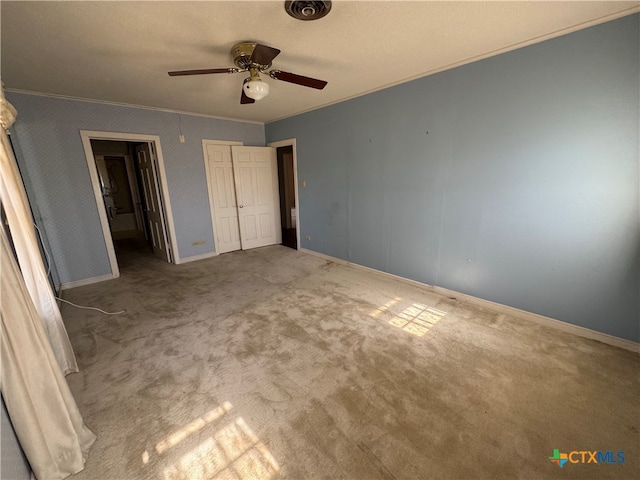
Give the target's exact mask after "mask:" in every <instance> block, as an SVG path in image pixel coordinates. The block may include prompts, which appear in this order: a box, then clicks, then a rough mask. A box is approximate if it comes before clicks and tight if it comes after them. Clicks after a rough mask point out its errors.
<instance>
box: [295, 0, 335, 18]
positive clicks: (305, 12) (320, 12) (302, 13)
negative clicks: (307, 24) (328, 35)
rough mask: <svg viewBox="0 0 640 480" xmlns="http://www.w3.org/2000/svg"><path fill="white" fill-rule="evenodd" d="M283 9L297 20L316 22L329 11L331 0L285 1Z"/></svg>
mask: <svg viewBox="0 0 640 480" xmlns="http://www.w3.org/2000/svg"><path fill="white" fill-rule="evenodd" d="M284 9H285V10H286V11H287V13H288V14H289V15H290V16H292V17H293V18H295V19H297V20H305V21H309V20H318V19H319V18H322V17H324V16H325V15H327V14H328V13H329V11H330V10H331V0H287V1H286V2H284Z"/></svg>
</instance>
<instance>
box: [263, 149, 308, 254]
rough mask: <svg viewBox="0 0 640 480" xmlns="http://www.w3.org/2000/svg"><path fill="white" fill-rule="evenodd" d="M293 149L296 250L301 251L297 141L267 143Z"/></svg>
mask: <svg viewBox="0 0 640 480" xmlns="http://www.w3.org/2000/svg"><path fill="white" fill-rule="evenodd" d="M288 146H291V147H292V148H293V183H294V185H293V192H294V197H295V200H296V214H297V218H296V250H300V230H301V228H300V224H301V222H300V196H299V194H298V183H299V182H298V154H297V152H296V139H295V138H288V139H286V140H278V141H277V142H271V143H267V147H274V148H276V149H278V148H280V147H288Z"/></svg>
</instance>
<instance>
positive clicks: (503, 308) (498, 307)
mask: <svg viewBox="0 0 640 480" xmlns="http://www.w3.org/2000/svg"><path fill="white" fill-rule="evenodd" d="M298 250H299V251H300V252H304V253H308V254H309V255H314V256H316V257H319V258H322V259H324V260H327V261H330V262H334V263H338V264H340V265H349V266H352V267H355V268H358V269H361V270H366V271H368V272H371V273H374V274H377V275H382V276H385V277H390V278H394V279H396V280H399V281H401V282H404V283H408V284H410V285H414V286H417V287H420V288H424V289H426V290H428V291H430V292H433V293H437V294H439V295H443V296H446V297H455V298H456V299H457V300H460V301H463V302H466V303H470V304H472V305H477V306H479V307H483V308H488V309H490V310H493V311H496V312H498V313H503V314H505V315H511V316H513V317H517V318H520V319H522V320H527V321H529V322H533V323H537V324H539V325H543V326H545V327H550V328H555V329H556V330H562V331H563V332H567V333H571V334H573V335H577V336H579V337H584V338H589V339H592V340H597V341H599V342H602V343H606V344H607V345H612V346H614V347H619V348H623V349H625V350H630V351H632V352H635V353H640V343H637V342H633V341H631V340H626V339H624V338H619V337H614V336H613V335H609V334H606V333H602V332H598V331H596V330H591V329H589V328H585V327H580V326H578V325H573V324H571V323H567V322H563V321H561V320H556V319H555V318H550V317H545V316H544V315H539V314H537V313H532V312H527V311H526V310H520V309H519V308H515V307H510V306H508V305H503V304H501V303H496V302H492V301H490V300H484V299H482V298H478V297H474V296H472V295H467V294H466V293H460V292H456V291H455V290H449V289H447V288H442V287H437V286H433V285H428V284H426V283H422V282H417V281H415V280H411V279H409V278H404V277H400V276H398V275H394V274H392V273H387V272H383V271H380V270H376V269H375V268H370V267H365V266H363V265H359V264H357V263H352V262H349V261H347V260H342V259H341V258H336V257H332V256H330V255H325V254H324V253H318V252H314V251H313V250H309V249H306V248H299V249H298Z"/></svg>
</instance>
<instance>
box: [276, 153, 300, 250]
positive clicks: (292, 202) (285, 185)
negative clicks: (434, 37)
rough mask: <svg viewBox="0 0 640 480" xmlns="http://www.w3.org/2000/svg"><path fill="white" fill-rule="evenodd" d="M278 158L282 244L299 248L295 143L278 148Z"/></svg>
mask: <svg viewBox="0 0 640 480" xmlns="http://www.w3.org/2000/svg"><path fill="white" fill-rule="evenodd" d="M276 154H277V158H278V186H279V189H280V224H281V225H282V245H284V246H286V247H290V248H295V249H297V248H298V241H297V233H296V229H297V219H298V214H297V208H296V194H295V180H294V166H293V145H286V146H284V147H279V148H277V149H276Z"/></svg>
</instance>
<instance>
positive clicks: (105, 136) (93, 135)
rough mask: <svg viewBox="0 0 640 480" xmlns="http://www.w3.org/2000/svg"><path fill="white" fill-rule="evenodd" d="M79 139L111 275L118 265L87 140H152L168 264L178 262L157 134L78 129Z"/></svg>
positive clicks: (118, 272) (96, 171)
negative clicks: (169, 254) (168, 248)
mask: <svg viewBox="0 0 640 480" xmlns="http://www.w3.org/2000/svg"><path fill="white" fill-rule="evenodd" d="M80 138H81V139H82V146H83V148H84V155H85V158H86V161H87V167H88V168H89V178H90V179H91V185H92V187H93V195H94V197H95V201H96V207H97V209H98V217H99V218H100V224H101V226H102V236H103V237H104V243H105V245H106V247H107V255H108V256H109V264H110V265H111V275H112V276H113V278H117V277H119V276H120V268H119V267H118V259H117V257H116V251H115V248H114V246H113V238H112V237H111V230H110V229H109V220H108V218H107V211H106V209H105V207H104V202H103V201H102V191H101V189H100V179H99V177H98V170H97V168H96V162H95V159H94V158H93V149H92V148H91V140H114V141H118V142H140V143H153V144H154V145H155V157H156V162H157V164H156V166H157V167H158V177H159V178H158V180H159V182H160V194H161V195H162V197H163V198H162V200H163V206H164V217H165V218H164V220H165V225H166V228H167V231H168V234H169V238H168V239H167V241H168V242H169V245H170V248H171V257H172V263H176V264H178V263H180V254H179V253H178V242H177V240H176V232H175V227H174V224H173V213H172V211H171V201H170V198H169V189H168V188H167V181H166V178H167V175H166V172H165V168H164V158H163V156H162V148H161V147H160V136H158V135H144V134H138V133H120V132H101V131H94V130H80Z"/></svg>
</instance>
